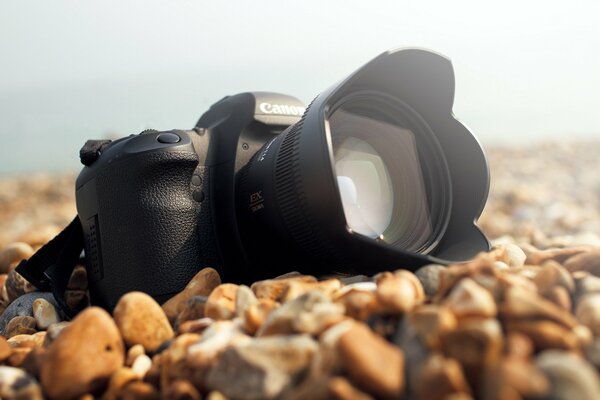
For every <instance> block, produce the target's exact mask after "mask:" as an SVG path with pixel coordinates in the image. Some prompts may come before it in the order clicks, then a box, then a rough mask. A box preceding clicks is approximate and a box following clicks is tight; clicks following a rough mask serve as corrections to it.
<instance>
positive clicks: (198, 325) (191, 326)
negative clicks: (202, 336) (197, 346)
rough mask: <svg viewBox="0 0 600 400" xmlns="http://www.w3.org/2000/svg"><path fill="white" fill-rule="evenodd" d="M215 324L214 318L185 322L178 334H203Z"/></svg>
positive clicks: (180, 326)
mask: <svg viewBox="0 0 600 400" xmlns="http://www.w3.org/2000/svg"><path fill="white" fill-rule="evenodd" d="M213 322H215V320H214V319H212V318H200V319H194V320H191V321H185V322H184V323H182V324H181V325H179V328H178V329H177V333H178V334H182V333H202V332H204V331H205V330H206V328H208V327H209V326H211V325H212V324H213Z"/></svg>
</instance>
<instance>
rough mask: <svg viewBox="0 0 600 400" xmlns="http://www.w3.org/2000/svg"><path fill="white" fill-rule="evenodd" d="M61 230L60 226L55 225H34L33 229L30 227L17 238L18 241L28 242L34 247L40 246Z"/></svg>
mask: <svg viewBox="0 0 600 400" xmlns="http://www.w3.org/2000/svg"><path fill="white" fill-rule="evenodd" d="M61 230H62V228H61V227H59V226H56V225H42V226H36V227H35V229H31V230H30V231H27V232H25V233H23V234H22V235H20V236H19V237H18V238H17V240H18V241H20V242H25V243H28V244H29V245H30V246H31V247H33V248H34V249H35V248H36V247H39V246H42V245H44V244H46V243H47V242H49V241H50V240H51V239H53V238H54V237H55V236H56V235H58V234H59V233H60V231H61Z"/></svg>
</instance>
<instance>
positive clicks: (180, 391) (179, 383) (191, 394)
mask: <svg viewBox="0 0 600 400" xmlns="http://www.w3.org/2000/svg"><path fill="white" fill-rule="evenodd" d="M163 397H164V398H165V399H171V400H200V399H201V398H202V397H201V396H200V393H199V392H198V390H197V389H196V388H195V387H194V385H192V384H191V383H190V382H189V381H186V380H183V379H178V380H175V381H173V382H171V384H170V385H169V386H168V387H167V388H166V390H165V391H164V393H163Z"/></svg>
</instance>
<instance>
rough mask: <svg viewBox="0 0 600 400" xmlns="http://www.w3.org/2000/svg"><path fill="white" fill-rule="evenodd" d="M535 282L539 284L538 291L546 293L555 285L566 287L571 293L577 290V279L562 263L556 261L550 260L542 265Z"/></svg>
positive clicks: (534, 279)
mask: <svg viewBox="0 0 600 400" xmlns="http://www.w3.org/2000/svg"><path fill="white" fill-rule="evenodd" d="M533 282H534V283H535V284H536V285H537V287H538V291H539V292H540V293H541V294H542V295H544V294H546V293H548V292H549V291H550V290H552V289H553V288H554V287H555V286H561V287H563V288H565V289H566V290H567V291H568V292H569V294H572V293H574V292H575V281H574V280H573V277H572V276H571V274H570V273H569V271H567V270H566V269H565V268H564V267H563V266H562V265H560V264H559V263H557V262H555V261H548V262H546V263H544V265H542V268H541V269H540V271H539V272H538V273H537V275H536V276H535V278H533Z"/></svg>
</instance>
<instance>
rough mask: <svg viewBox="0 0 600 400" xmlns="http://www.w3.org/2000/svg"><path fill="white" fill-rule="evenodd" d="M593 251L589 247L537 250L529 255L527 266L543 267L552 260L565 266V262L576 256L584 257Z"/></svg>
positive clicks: (526, 261)
mask: <svg viewBox="0 0 600 400" xmlns="http://www.w3.org/2000/svg"><path fill="white" fill-rule="evenodd" d="M591 249H592V248H591V247H589V246H580V247H567V248H564V249H549V250H535V251H531V252H528V253H527V259H526V260H525V264H530V265H542V264H543V263H544V262H546V261H549V260H552V261H556V262H557V263H559V264H563V265H565V262H566V261H567V260H568V259H570V258H572V257H574V256H578V255H583V254H585V253H587V252H588V251H590V250H591ZM565 266H566V265H565ZM567 269H569V268H567Z"/></svg>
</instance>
